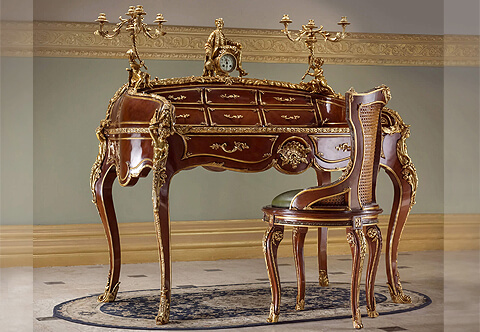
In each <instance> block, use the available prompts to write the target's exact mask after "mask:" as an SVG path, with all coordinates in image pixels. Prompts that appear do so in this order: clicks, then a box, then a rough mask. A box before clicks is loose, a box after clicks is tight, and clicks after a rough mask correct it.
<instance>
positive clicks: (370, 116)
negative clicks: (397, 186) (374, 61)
mask: <svg viewBox="0 0 480 332" xmlns="http://www.w3.org/2000/svg"><path fill="white" fill-rule="evenodd" d="M389 98H390V92H389V89H388V88H387V87H385V86H381V87H378V88H375V89H373V90H371V91H369V92H366V93H357V92H355V91H354V90H353V89H350V90H349V91H348V92H347V93H346V94H345V99H346V109H347V119H348V123H349V127H350V132H351V135H352V143H353V147H352V164H351V165H350V167H351V172H350V174H349V176H348V180H347V182H349V185H350V187H351V189H352V190H351V195H352V197H351V202H350V203H351V208H360V209H365V208H367V209H368V207H371V206H375V205H376V198H375V188H376V182H377V174H378V168H379V163H380V153H381V146H382V142H381V125H380V114H381V111H382V108H383V106H384V105H385V104H386V103H387V102H388V99H389Z"/></svg>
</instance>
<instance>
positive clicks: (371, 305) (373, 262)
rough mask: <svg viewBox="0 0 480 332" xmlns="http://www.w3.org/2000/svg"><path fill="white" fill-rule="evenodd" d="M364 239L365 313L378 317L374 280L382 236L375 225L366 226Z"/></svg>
mask: <svg viewBox="0 0 480 332" xmlns="http://www.w3.org/2000/svg"><path fill="white" fill-rule="evenodd" d="M365 229H366V234H367V236H366V239H367V244H368V265H367V281H366V284H365V287H366V293H367V313H368V317H371V318H375V317H378V312H377V309H376V303H375V278H376V276H377V268H378V263H379V262H380V254H381V250H382V234H381V232H380V228H378V226H377V225H372V226H367V227H365Z"/></svg>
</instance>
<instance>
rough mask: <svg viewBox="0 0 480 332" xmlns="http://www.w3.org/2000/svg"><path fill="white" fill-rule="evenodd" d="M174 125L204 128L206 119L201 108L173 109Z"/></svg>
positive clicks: (183, 107) (178, 107)
mask: <svg viewBox="0 0 480 332" xmlns="http://www.w3.org/2000/svg"><path fill="white" fill-rule="evenodd" d="M175 123H176V124H181V125H192V126H206V125H207V117H206V114H205V110H204V108H203V107H185V106H177V107H175Z"/></svg>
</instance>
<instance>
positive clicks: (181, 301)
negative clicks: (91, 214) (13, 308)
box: [53, 283, 431, 330]
mask: <svg viewBox="0 0 480 332" xmlns="http://www.w3.org/2000/svg"><path fill="white" fill-rule="evenodd" d="M363 287H364V286H363ZM404 292H405V294H407V295H410V297H411V298H412V304H395V303H392V301H391V300H390V295H389V293H388V289H387V287H384V286H376V287H375V298H376V301H377V311H378V312H379V314H380V316H381V315H389V314H394V313H399V312H405V311H410V310H417V309H420V308H423V307H425V306H427V305H429V304H430V303H431V300H430V298H429V297H428V296H426V295H424V294H421V293H418V292H413V291H408V290H404ZM172 293H173V294H172V306H171V311H170V323H169V324H167V325H163V326H157V325H155V316H156V314H157V311H158V304H159V298H160V296H159V290H158V289H153V290H140V291H131V292H120V293H118V295H117V299H116V301H115V302H113V303H98V302H97V295H95V296H94V295H92V296H87V297H82V298H78V299H74V300H70V301H67V302H63V303H61V304H58V305H57V306H55V308H54V310H53V311H54V314H53V315H54V316H55V317H58V318H61V319H65V320H68V321H71V322H74V323H79V324H86V325H93V326H101V327H108V328H118V329H139V330H189V329H199V330H201V329H217V328H218V329H220V328H236V327H237V328H238V327H245V326H258V325H266V324H268V323H266V318H267V316H268V312H269V308H270V299H271V295H270V286H269V284H268V283H253V284H236V285H219V286H209V287H193V288H174V289H172ZM296 293H297V289H296V285H295V284H294V283H282V303H281V307H280V319H279V323H282V322H284V323H292V322H300V321H302V322H305V321H317V320H326V319H340V318H348V317H351V313H350V284H343V283H332V284H331V285H330V286H329V287H320V286H318V285H317V284H315V283H307V287H306V294H307V296H306V298H305V310H303V311H295V310H294V308H295V297H296ZM360 305H361V310H362V314H365V315H366V309H365V305H366V303H365V292H364V291H362V292H361V293H360ZM378 319H381V317H380V318H378Z"/></svg>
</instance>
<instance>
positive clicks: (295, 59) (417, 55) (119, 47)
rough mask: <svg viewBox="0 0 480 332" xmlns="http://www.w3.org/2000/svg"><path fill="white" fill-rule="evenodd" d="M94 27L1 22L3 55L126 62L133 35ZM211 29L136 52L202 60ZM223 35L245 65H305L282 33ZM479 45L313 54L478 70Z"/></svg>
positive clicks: (440, 39) (454, 41)
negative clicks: (106, 33)
mask: <svg viewBox="0 0 480 332" xmlns="http://www.w3.org/2000/svg"><path fill="white" fill-rule="evenodd" d="M96 27H97V26H96V24H95V23H74V22H69V23H66V22H40V21H36V22H33V23H20V22H3V23H2V26H1V28H2V55H5V56H32V54H33V55H35V56H43V57H90V58H125V52H126V50H128V48H129V45H130V39H129V36H128V35H123V36H122V35H120V36H118V38H117V39H115V40H104V39H103V38H101V37H100V36H95V35H94V34H93V31H95V30H96ZM112 27H113V25H112ZM107 28H111V27H110V26H108V27H107ZM210 30H211V28H210V27H183V26H165V31H166V32H167V34H166V35H165V36H164V37H163V38H162V39H157V40H146V39H145V38H141V39H140V40H139V43H138V48H139V50H140V52H141V53H142V56H143V58H145V59H147V58H150V59H161V60H203V57H204V44H205V40H206V38H207V37H208V34H209V32H210ZM225 33H228V35H229V36H231V38H233V39H235V40H237V41H238V42H240V43H241V44H242V45H243V51H244V52H243V58H244V61H245V62H272V63H306V61H307V60H306V59H307V55H308V54H307V53H308V52H307V51H306V50H305V48H304V47H303V45H300V44H297V43H292V42H290V41H289V40H287V39H286V38H285V37H284V36H283V34H282V33H281V31H280V30H278V31H277V30H266V29H225ZM479 41H480V36H478V35H445V36H441V35H414V34H382V33H350V34H349V36H348V38H346V39H345V40H343V41H342V43H328V44H327V43H321V42H320V43H317V45H316V50H315V52H316V53H317V54H319V55H321V56H322V57H323V58H324V59H325V63H327V64H348V65H352V64H354V65H380V66H381V65H406V66H443V65H447V66H478V65H479V64H480V61H479V44H480V43H479ZM32 50H33V51H32Z"/></svg>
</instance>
